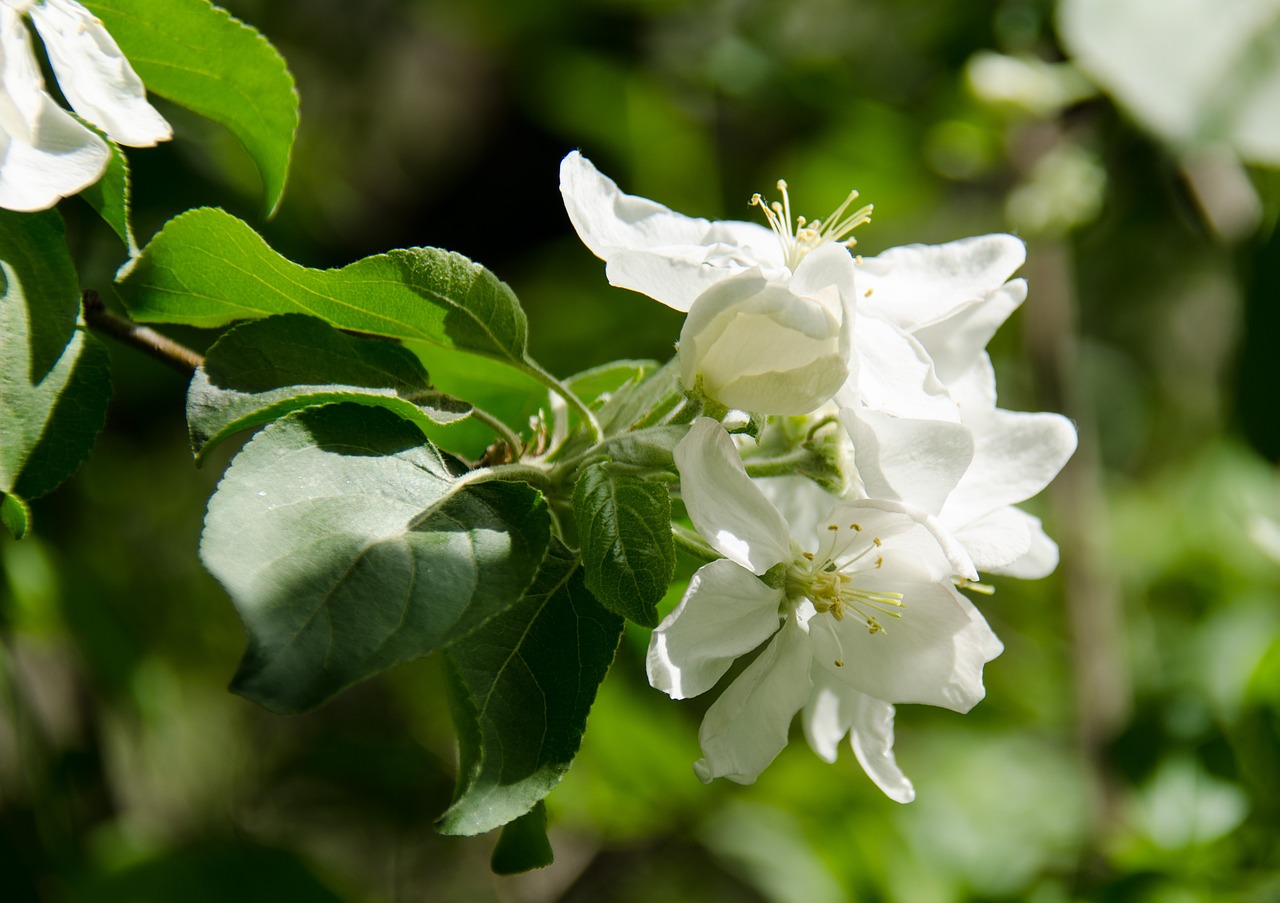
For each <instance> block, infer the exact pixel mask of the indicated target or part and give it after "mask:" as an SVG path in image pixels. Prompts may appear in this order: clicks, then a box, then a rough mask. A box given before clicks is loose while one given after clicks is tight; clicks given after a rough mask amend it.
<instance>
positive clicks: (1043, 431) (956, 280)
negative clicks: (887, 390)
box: [836, 235, 1076, 577]
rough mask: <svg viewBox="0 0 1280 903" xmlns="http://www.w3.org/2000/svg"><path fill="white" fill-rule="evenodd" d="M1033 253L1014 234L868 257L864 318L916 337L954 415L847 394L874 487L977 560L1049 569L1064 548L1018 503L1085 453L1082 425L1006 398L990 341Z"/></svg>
mask: <svg viewBox="0 0 1280 903" xmlns="http://www.w3.org/2000/svg"><path fill="white" fill-rule="evenodd" d="M1024 259H1025V250H1024V248H1023V245H1022V242H1020V241H1019V240H1018V239H1016V238H1014V237H1013V236H1011V235H985V236H978V237H975V238H969V239H964V240H962V241H956V242H950V243H948V244H943V245H932V246H930V245H910V246H905V247H901V248H894V249H891V250H889V251H886V252H885V253H883V254H881V255H880V256H879V257H874V258H866V259H865V260H863V261H862V264H861V266H860V267H859V271H858V277H859V286H861V287H865V288H866V289H867V290H869V291H870V292H871V294H870V295H868V296H866V297H864V298H863V299H861V300H860V301H859V308H858V309H859V313H860V315H861V320H860V327H859V328H863V327H864V326H865V324H866V323H867V322H868V321H871V320H882V321H885V322H888V323H890V324H891V325H892V326H893V327H895V328H896V329H898V330H901V331H902V332H903V333H905V334H906V335H908V336H909V337H910V338H911V340H912V341H914V342H915V343H917V344H918V346H919V347H920V349H921V350H922V351H923V353H924V354H925V355H926V356H927V358H928V360H929V361H930V366H931V370H932V373H933V375H934V376H935V377H936V379H937V383H938V384H940V385H941V386H942V387H943V389H944V390H945V392H946V397H947V398H948V399H949V400H950V404H951V405H952V409H951V411H950V412H949V416H947V417H943V416H938V417H936V418H931V417H929V416H928V415H925V416H923V417H921V416H919V415H918V414H917V415H911V414H909V413H908V414H907V415H906V416H904V411H903V410H902V408H901V406H897V407H886V406H884V405H879V406H876V405H873V404H869V403H868V400H867V399H866V398H865V397H861V398H860V397H859V395H858V393H857V392H856V391H853V387H849V386H846V387H845V388H844V389H842V390H841V391H840V392H839V393H837V395H836V400H837V402H839V403H840V404H841V406H842V419H843V420H844V421H845V424H846V426H847V427H848V429H849V433H850V435H851V437H852V439H853V443H854V446H855V447H856V449H857V458H856V460H857V465H858V475H859V477H860V478H861V480H862V482H863V485H864V487H865V489H866V491H867V492H868V493H869V494H870V495H873V496H876V497H880V498H891V499H899V500H902V501H905V502H908V503H910V504H913V505H916V506H919V507H920V508H922V509H924V510H925V511H928V512H929V513H931V514H935V515H937V517H938V521H939V522H940V523H941V524H942V526H943V527H945V528H946V529H948V530H949V531H950V532H951V533H952V534H953V535H954V536H955V538H956V539H957V540H958V541H959V542H961V544H962V545H964V547H965V548H966V550H967V551H968V552H969V554H970V555H971V556H972V557H973V560H974V562H975V564H976V565H977V567H978V568H979V569H981V570H984V571H990V572H993V573H1005V574H1010V575H1012V576H1019V577H1042V576H1045V575H1046V574H1048V573H1049V572H1051V571H1052V570H1053V568H1054V567H1055V566H1056V565H1057V547H1056V546H1055V545H1054V543H1053V541H1052V540H1050V539H1049V538H1048V537H1047V536H1046V535H1045V533H1044V530H1043V529H1042V527H1041V525H1040V521H1039V520H1038V519H1036V518H1034V517H1032V516H1031V515H1029V514H1026V513H1024V512H1022V511H1019V510H1018V509H1016V508H1014V507H1012V506H1013V505H1015V504H1016V503H1018V502H1022V501H1024V500H1026V499H1028V498H1030V497H1031V496H1033V495H1035V494H1037V493H1038V492H1040V491H1041V490H1042V489H1044V487H1045V486H1047V485H1048V483H1049V481H1050V480H1052V479H1053V477H1054V476H1056V475H1057V473H1058V471H1060V470H1061V469H1062V467H1063V465H1064V464H1065V463H1066V461H1067V459H1068V458H1070V457H1071V454H1072V453H1073V452H1074V451H1075V447H1076V432H1075V427H1074V426H1072V424H1071V422H1070V421H1069V420H1067V419H1066V418H1065V417H1062V416H1060V415H1058V414H1043V413H1037V414H1026V413H1019V412H1014V411H1006V410H1003V409H1000V408H997V407H996V386H995V373H994V371H993V370H992V367H991V360H990V358H989V357H988V356H987V353H986V351H985V350H984V349H985V347H986V344H987V342H988V341H989V340H990V339H991V337H992V336H993V335H994V334H995V332H996V330H997V329H998V328H999V326H1000V324H1001V323H1003V322H1004V321H1005V320H1006V319H1007V318H1008V316H1009V314H1011V313H1012V312H1013V311H1014V310H1015V309H1017V307H1018V305H1020V304H1021V303H1022V302H1023V300H1024V299H1025V298H1026V295H1027V286H1026V282H1025V281H1023V280H1021V279H1015V280H1011V281H1010V278H1009V277H1010V276H1011V275H1012V274H1013V272H1014V271H1015V270H1016V269H1017V268H1018V267H1019V266H1021V265H1022V262H1023V260H1024Z"/></svg>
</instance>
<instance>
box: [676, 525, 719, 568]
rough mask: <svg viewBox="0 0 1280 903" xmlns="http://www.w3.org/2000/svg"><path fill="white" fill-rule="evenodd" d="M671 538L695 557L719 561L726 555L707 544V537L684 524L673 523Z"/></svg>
mask: <svg viewBox="0 0 1280 903" xmlns="http://www.w3.org/2000/svg"><path fill="white" fill-rule="evenodd" d="M671 538H672V539H673V540H675V543H676V545H677V546H679V547H680V548H682V549H684V550H685V551H686V552H688V553H689V554H690V555H692V556H693V557H694V558H701V559H702V560H703V561H719V560H720V559H721V558H723V557H724V556H723V555H721V554H720V553H719V552H717V551H716V550H715V549H713V548H711V546H709V545H707V541H706V540H705V539H703V538H702V537H701V536H699V535H698V534H697V533H696V532H695V531H693V530H690V529H689V528H688V527H686V526H684V525H683V524H672V525H671Z"/></svg>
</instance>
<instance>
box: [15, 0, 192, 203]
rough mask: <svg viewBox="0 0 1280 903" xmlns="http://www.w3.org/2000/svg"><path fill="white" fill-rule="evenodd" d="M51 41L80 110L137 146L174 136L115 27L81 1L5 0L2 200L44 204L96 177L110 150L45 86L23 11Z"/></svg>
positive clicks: (61, 82)
mask: <svg viewBox="0 0 1280 903" xmlns="http://www.w3.org/2000/svg"><path fill="white" fill-rule="evenodd" d="M24 15H28V16H30V18H31V21H32V22H33V23H34V25H35V27H36V30H37V31H38V32H39V33H40V37H41V39H42V40H43V42H44V47H45V51H46V53H47V55H48V57H49V63H50V65H51V66H52V67H53V71H54V74H55V75H56V76H57V78H58V86H59V87H60V88H61V89H62V93H63V95H64V96H65V97H66V98H67V100H68V102H70V104H71V106H72V108H73V109H74V110H75V111H76V112H77V113H79V114H80V115H81V116H83V117H84V118H85V119H86V120H88V121H89V122H91V123H93V124H94V125H96V126H98V127H99V128H101V129H102V130H103V131H104V132H105V133H106V134H107V136H108V137H109V138H111V139H112V140H113V141H117V142H119V143H121V144H127V145H131V146H134V147H148V146H150V145H153V144H155V143H156V142H157V141H164V140H167V139H168V138H169V137H170V135H171V134H172V132H171V129H170V128H169V124H168V123H167V122H165V120H164V118H163V117H162V116H161V115H160V114H159V113H158V112H156V110H155V109H154V108H153V107H152V106H151V105H150V104H149V103H148V102H147V100H146V91H145V89H144V88H143V85H142V82H141V80H140V79H139V78H138V76H137V74H136V73H135V72H134V71H133V68H132V67H131V66H130V65H129V62H128V60H126V59H125V57H124V55H123V54H122V53H121V52H120V48H119V47H118V46H117V45H116V42H115V41H114V40H113V39H112V37H111V35H110V34H109V33H108V32H107V30H106V28H104V27H103V25H102V23H101V22H100V21H99V20H98V19H96V18H95V17H94V16H93V14H92V13H91V12H89V10H87V9H86V8H85V7H84V6H82V5H81V4H79V3H77V2H75V0H38V2H36V0H0V207H5V208H8V209H11V210H23V211H31V210H42V209H45V208H47V207H51V206H53V205H54V204H56V203H57V202H58V201H59V200H60V199H61V198H63V197H67V196H69V195H72V194H75V193H76V192H78V191H80V190H82V189H83V188H85V187H87V186H89V185H91V184H93V183H94V182H96V181H97V180H98V179H99V178H100V177H101V175H102V173H103V171H104V170H105V168H106V165H107V161H108V159H109V158H110V151H109V149H108V148H107V145H106V142H104V141H103V140H102V139H101V138H100V137H99V136H98V135H97V134H96V133H95V132H93V131H92V130H91V129H89V128H86V127H85V126H84V125H82V124H80V123H79V122H77V121H76V119H75V118H74V117H72V116H71V115H69V114H68V113H67V112H66V111H65V110H63V109H62V108H61V107H59V106H58V105H57V104H56V103H55V102H54V100H53V98H52V97H50V96H49V94H48V92H46V91H45V90H44V79H43V78H42V77H41V75H40V69H39V66H38V64H37V63H36V59H35V56H34V54H33V51H32V47H31V42H30V36H29V34H28V32H27V28H26V25H25V23H24V20H23V16H24Z"/></svg>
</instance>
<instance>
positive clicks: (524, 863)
mask: <svg viewBox="0 0 1280 903" xmlns="http://www.w3.org/2000/svg"><path fill="white" fill-rule="evenodd" d="M555 858H556V857H555V853H553V852H552V850H551V842H550V841H549V840H547V807H546V804H545V803H543V802H542V801H541V800H539V801H538V804H537V805H536V806H534V807H533V808H532V809H530V810H529V811H528V812H527V813H526V814H524V815H522V816H520V817H519V818H517V819H516V820H515V821H513V822H508V823H507V824H506V825H504V826H503V828H502V833H501V834H500V835H498V844H497V846H495V847H494V848H493V856H492V858H491V859H490V860H489V867H490V868H491V869H493V871H494V873H495V874H498V875H518V874H519V873H521V872H528V871H532V870H533V869H540V868H546V867H547V866H549V865H550V864H551V863H552V862H554V861H555Z"/></svg>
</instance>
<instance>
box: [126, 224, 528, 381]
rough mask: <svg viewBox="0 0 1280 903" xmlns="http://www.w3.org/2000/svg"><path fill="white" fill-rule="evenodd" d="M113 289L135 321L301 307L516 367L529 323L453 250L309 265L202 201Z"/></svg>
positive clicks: (216, 322) (500, 287) (334, 322)
mask: <svg viewBox="0 0 1280 903" xmlns="http://www.w3.org/2000/svg"><path fill="white" fill-rule="evenodd" d="M117 290H118V291H119V293H120V296H121V298H122V300H123V301H124V303H125V306H126V307H128V308H129V312H130V313H131V314H132V315H133V318H134V319H135V320H138V321H141V322H152V323H154V322H160V323H185V324H188V325H191V326H203V327H217V326H226V325H227V324H229V323H231V322H233V321H236V320H246V319H254V318H258V317H266V316H270V315H271V314H284V313H304V314H311V315H312V316H315V317H319V318H320V319H322V320H324V321H325V322H327V323H329V324H330V325H331V326H336V327H337V328H339V329H350V330H353V331H355V332H363V333H368V334H370V335H380V336H387V337H388V338H394V339H403V340H406V341H420V342H429V343H432V344H435V345H442V346H444V347H446V348H458V349H460V350H463V351H470V352H473V353H476V354H482V355H485V356H487V357H492V358H495V359H497V360H502V361H507V362H509V363H512V364H515V365H520V364H521V363H522V362H523V361H524V356H525V343H526V337H527V333H528V324H527V322H526V320H525V315H524V311H523V310H521V308H520V303H519V301H517V300H516V296H515V293H514V292H512V291H511V289H510V288H509V287H508V286H507V284H506V283H504V282H502V281H501V280H500V279H498V277H497V276H495V275H493V273H491V272H489V271H488V270H486V269H485V268H484V267H482V266H480V265H479V264H476V263H472V262H471V261H470V260H468V259H467V258H465V257H463V256H462V255H460V254H454V253H452V252H449V251H441V250H439V249H438V248H410V249H407V250H395V251H390V252H388V253H386V254H379V255H377V256H374V257H366V258H365V259H364V260H359V261H357V262H355V263H353V264H350V265H348V266H345V267H342V268H341V269H337V270H313V269H308V268H307V267H303V266H299V265H298V264H296V263H293V262H292V261H290V260H286V259H285V258H283V257H281V256H280V255H279V254H277V253H276V252H275V251H273V250H272V249H271V248H270V247H268V246H267V243H266V242H265V241H263V240H262V237H261V236H259V235H258V234H257V233H256V232H254V231H253V230H252V229H250V228H249V226H247V225H246V224H245V223H243V222H241V221H240V220H238V219H236V218H235V217H234V216H232V215H231V214H229V213H225V212H223V211H222V210H216V209H213V208H207V207H206V208H201V209H197V210H188V211H187V212H186V213H183V214H182V215H181V216H178V217H176V218H174V219H172V220H170V221H169V222H168V223H166V224H165V227H164V228H163V229H161V230H160V232H159V234H157V235H156V236H155V238H153V239H152V240H151V242H150V243H149V244H148V245H147V246H146V247H145V248H143V250H142V254H141V255H140V256H139V257H138V258H137V259H136V260H134V261H133V262H132V264H131V265H130V266H129V267H128V269H127V271H126V272H125V273H123V274H122V276H121V277H120V280H119V282H118V283H117Z"/></svg>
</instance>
